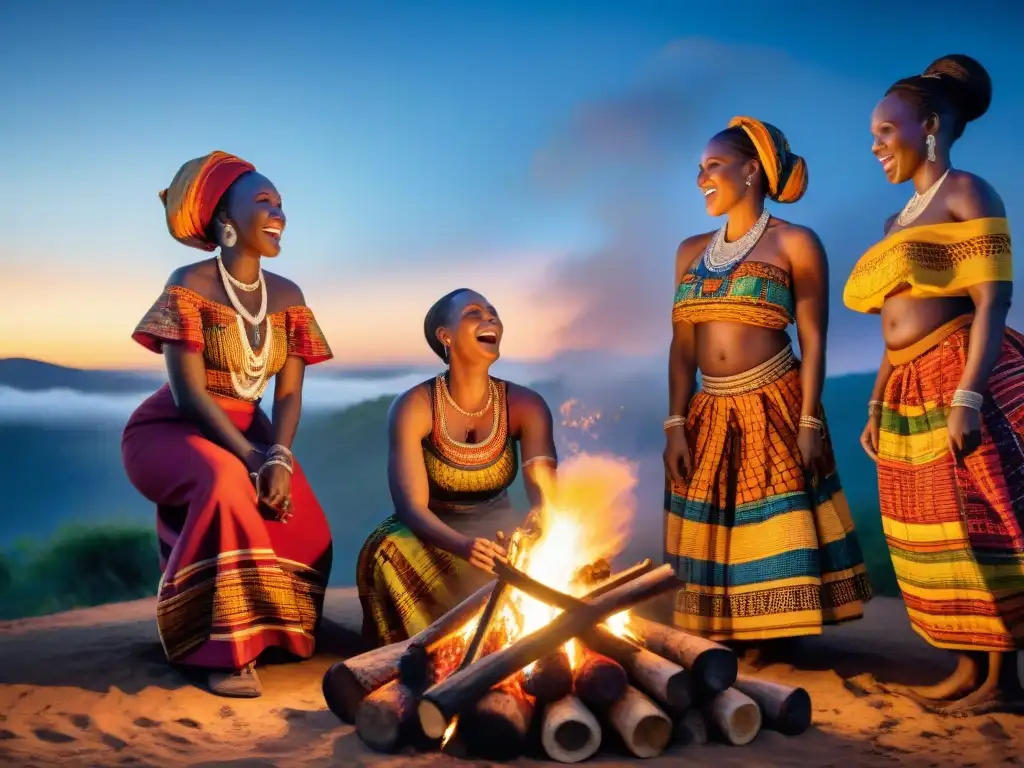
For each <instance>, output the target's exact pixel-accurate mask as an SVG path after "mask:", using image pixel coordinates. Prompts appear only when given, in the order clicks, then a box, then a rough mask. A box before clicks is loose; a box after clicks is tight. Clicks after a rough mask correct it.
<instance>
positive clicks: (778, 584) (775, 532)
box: [665, 117, 871, 641]
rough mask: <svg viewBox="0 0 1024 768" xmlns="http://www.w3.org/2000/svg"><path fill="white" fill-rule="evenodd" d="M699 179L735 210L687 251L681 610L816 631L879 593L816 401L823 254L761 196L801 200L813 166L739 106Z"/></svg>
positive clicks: (675, 346)
mask: <svg viewBox="0 0 1024 768" xmlns="http://www.w3.org/2000/svg"><path fill="white" fill-rule="evenodd" d="M697 185H698V187H700V190H701V192H702V193H703V195H704V199H705V201H706V206H707V210H708V213H709V214H710V215H712V216H723V215H724V216H726V217H727V221H726V223H725V225H724V226H723V227H722V228H721V229H719V230H718V231H716V232H707V233H705V234H701V235H695V236H693V237H690V238H688V239H687V240H684V241H683V243H682V244H681V245H680V246H679V250H678V252H677V255H676V274H675V287H676V293H675V308H674V311H673V314H672V328H673V333H672V347H671V351H670V363H669V400H670V403H669V408H670V411H669V413H670V415H669V418H668V419H666V420H665V432H666V438H667V440H666V449H665V465H666V470H667V473H668V479H669V483H668V486H669V487H668V489H667V492H666V513H665V516H666V525H665V556H666V559H667V561H668V562H671V563H672V564H673V565H674V566H675V568H676V572H677V574H678V575H679V577H680V578H681V579H682V580H683V581H684V582H685V583H686V586H685V587H684V588H683V589H682V590H681V591H680V592H679V594H678V596H677V599H676V605H675V612H674V615H675V622H676V623H677V624H678V625H679V626H680V627H682V628H684V629H686V630H689V631H692V632H697V633H700V634H702V635H705V636H708V637H711V638H714V639H717V640H741V641H746V640H749V641H759V640H767V639H771V638H783V637H795V636H800V635H813V634H819V633H820V632H821V630H822V625H823V624H830V623H837V622H841V621H847V620H851V619H857V618H860V617H861V616H862V615H863V604H864V602H865V601H867V600H868V599H870V596H871V591H870V586H869V584H868V579H867V575H866V572H865V569H864V558H863V556H862V554H861V550H860V545H859V543H858V541H857V536H856V532H855V531H854V526H853V522H852V521H851V518H850V511H849V508H848V506H847V503H846V499H845V496H844V495H843V491H842V488H841V486H840V482H839V475H838V473H837V471H836V466H835V460H834V458H833V453H832V446H831V443H830V440H829V436H828V431H827V428H826V426H825V416H824V413H823V412H822V408H821V391H822V385H823V382H824V377H825V337H826V331H827V325H828V264H827V261H826V258H825V253H824V250H823V248H822V246H821V243H820V241H819V240H818V238H817V236H816V235H815V234H814V232H812V231H811V230H810V229H807V228H806V227H801V226H798V225H796V224H791V223H789V222H786V221H783V220H781V219H777V218H774V217H772V216H770V215H769V213H768V211H767V210H766V209H765V199H766V198H770V199H772V200H774V201H776V202H779V203H794V202H796V201H797V200H799V199H800V197H801V196H802V195H803V193H804V191H805V189H806V187H807V168H806V165H805V163H804V160H803V158H801V157H799V156H798V155H795V154H793V152H791V151H790V148H789V144H788V142H787V141H786V137H785V136H784V135H783V134H782V132H781V131H780V130H778V129H777V128H775V127H774V126H772V125H769V124H768V123H763V122H761V121H759V120H755V119H753V118H749V117H737V118H734V119H733V120H732V121H731V122H730V124H729V127H728V128H727V129H726V130H724V131H722V132H720V133H718V134H717V135H716V136H714V137H713V138H712V139H711V141H710V142H709V143H708V145H707V147H706V149H705V150H704V155H703V158H702V161H701V165H700V171H699V173H698V174H697ZM794 322H795V323H796V326H797V332H798V336H799V342H800V349H801V352H802V355H803V362H802V363H801V362H800V361H799V360H797V358H796V356H795V355H794V353H793V349H792V347H791V343H790V338H789V336H788V334H787V333H786V328H787V327H788V326H789V325H790V324H792V323H794ZM698 370H699V371H700V372H701V375H702V387H701V391H700V392H697V393H696V394H694V388H695V384H696V381H695V379H696V372H697V371H698Z"/></svg>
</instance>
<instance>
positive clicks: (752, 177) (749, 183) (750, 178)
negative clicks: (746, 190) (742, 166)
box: [747, 174, 754, 187]
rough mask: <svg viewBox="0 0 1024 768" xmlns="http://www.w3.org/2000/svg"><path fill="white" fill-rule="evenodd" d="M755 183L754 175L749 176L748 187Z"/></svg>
mask: <svg viewBox="0 0 1024 768" xmlns="http://www.w3.org/2000/svg"><path fill="white" fill-rule="evenodd" d="M753 183H754V174H750V175H749V176H747V186H748V187H749V186H750V185H751V184H753Z"/></svg>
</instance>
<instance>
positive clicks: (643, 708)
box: [608, 686, 672, 757]
mask: <svg viewBox="0 0 1024 768" xmlns="http://www.w3.org/2000/svg"><path fill="white" fill-rule="evenodd" d="M608 722H609V723H611V725H612V727H613V728H614V729H615V730H616V732H618V734H619V736H621V737H622V741H623V742H624V743H625V745H626V749H628V750H629V751H630V752H631V753H632V754H633V755H635V756H636V757H657V756H658V755H660V754H661V753H662V752H664V751H665V747H667V746H668V743H669V741H670V740H671V739H672V721H671V720H669V718H668V715H666V714H665V713H664V712H662V711H661V710H660V709H659V708H658V706H657V705H656V704H655V703H654V702H653V701H651V700H650V699H649V698H647V697H646V696H644V695H643V694H642V693H641V692H640V691H638V690H637V689H636V688H634V687H633V686H629V687H628V688H627V689H626V693H625V695H624V696H623V697H622V698H620V699H619V700H618V701H616V702H615V703H614V704H612V706H611V708H610V709H609V710H608Z"/></svg>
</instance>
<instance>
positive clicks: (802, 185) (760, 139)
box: [729, 117, 807, 203]
mask: <svg viewBox="0 0 1024 768" xmlns="http://www.w3.org/2000/svg"><path fill="white" fill-rule="evenodd" d="M737 126H738V127H740V128H742V129H743V132H744V133H746V134H747V136H749V137H750V140H751V141H752V142H753V143H754V149H756V150H757V156H758V158H759V159H760V160H761V167H762V168H764V175H765V176H767V177H768V189H767V194H768V197H770V198H771V199H772V200H774V201H775V202H777V203H795V202H796V201H797V200H799V199H800V198H801V197H803V196H804V192H806V191H807V163H806V161H805V160H804V159H803V158H802V157H800V155H797V154H794V153H793V152H792V151H791V150H790V148H789V141H787V140H786V135H785V134H784V133H783V132H782V131H780V130H779V129H778V128H776V127H775V126H774V125H772V124H771V123H762V122H761V121H760V120H757V119H755V118H753V117H734V118H733V119H732V120H730V121H729V127H730V128H735V127H737Z"/></svg>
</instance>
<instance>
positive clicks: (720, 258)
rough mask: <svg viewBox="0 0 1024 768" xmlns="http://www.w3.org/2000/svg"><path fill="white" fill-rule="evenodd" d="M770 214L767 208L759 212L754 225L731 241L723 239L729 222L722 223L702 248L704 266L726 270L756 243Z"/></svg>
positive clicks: (741, 258) (715, 270) (742, 257)
mask: <svg viewBox="0 0 1024 768" xmlns="http://www.w3.org/2000/svg"><path fill="white" fill-rule="evenodd" d="M770 218H771V215H770V214H769V213H768V211H767V209H765V210H764V211H762V212H761V216H760V218H759V219H758V220H757V221H756V222H754V226H752V227H751V228H750V229H748V230H747V232H746V234H745V235H743V237H741V238H739V239H738V240H734V241H732V242H731V243H729V242H726V240H725V229H726V227H728V226H729V222H726V223H725V224H723V225H722V228H721V229H720V230H718V231H717V232H715V234H714V235H712V236H711V242H709V243H708V247H707V248H705V249H704V266H705V268H707V270H708V271H709V272H726V271H728V270H730V269H732V268H733V267H734V266H735V265H736V264H738V263H739V262H741V261H742V260H743V259H745V258H746V257H747V254H749V253H750V252H751V251H752V250H754V246H755V245H757V243H758V241H759V240H760V239H761V235H763V234H764V231H765V229H767V228H768V219H770Z"/></svg>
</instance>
